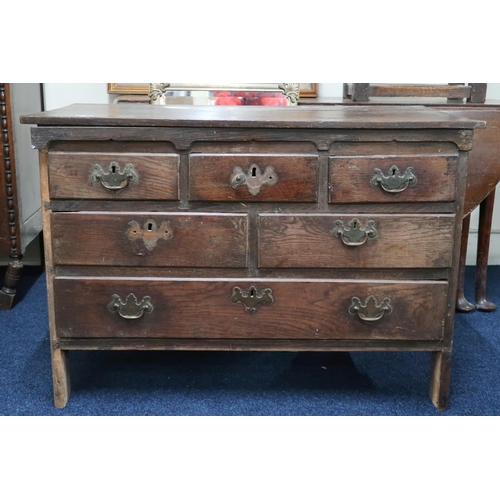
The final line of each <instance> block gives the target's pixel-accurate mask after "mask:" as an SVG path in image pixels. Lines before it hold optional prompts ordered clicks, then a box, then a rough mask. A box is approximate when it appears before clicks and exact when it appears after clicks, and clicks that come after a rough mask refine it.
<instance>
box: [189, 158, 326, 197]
mask: <svg viewBox="0 0 500 500" xmlns="http://www.w3.org/2000/svg"><path fill="white" fill-rule="evenodd" d="M317 168H318V157H317V155H286V154H283V155H249V154H227V155H224V154H191V155H190V156H189V199H190V200H193V201H196V200H200V201H201V200H212V201H269V202H273V201H276V202H286V201H288V202H294V201H295V202H314V201H316V199H317V194H316V185H317Z"/></svg>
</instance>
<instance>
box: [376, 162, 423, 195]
mask: <svg viewBox="0 0 500 500" xmlns="http://www.w3.org/2000/svg"><path fill="white" fill-rule="evenodd" d="M413 170H414V169H413V167H408V168H407V169H406V170H405V172H404V174H401V172H400V171H399V168H398V167H397V166H396V165H393V166H392V167H391V168H390V169H389V174H388V175H384V174H383V173H382V170H380V169H379V168H376V169H375V170H374V173H375V175H374V176H373V177H372V180H371V184H372V186H374V187H377V186H378V185H380V187H381V188H382V189H383V190H384V191H386V192H387V193H393V194H395V193H401V192H403V191H404V190H405V189H406V188H407V187H408V186H411V185H413V184H416V183H417V176H416V175H415V173H414V171H413Z"/></svg>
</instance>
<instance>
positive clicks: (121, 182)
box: [91, 161, 137, 192]
mask: <svg viewBox="0 0 500 500" xmlns="http://www.w3.org/2000/svg"><path fill="white" fill-rule="evenodd" d="M91 178H92V181H93V182H100V183H101V185H102V186H103V187H104V188H106V189H108V190H109V191H112V192H116V191H119V190H120V189H123V188H125V187H127V186H128V183H129V182H135V181H136V180H137V174H136V172H135V170H134V165H132V163H127V164H126V165H125V167H124V169H123V171H120V167H119V165H118V163H116V161H112V162H111V163H110V164H109V167H108V171H107V172H104V170H103V168H102V167H101V165H99V164H98V163H96V164H95V165H94V171H93V172H92V176H91Z"/></svg>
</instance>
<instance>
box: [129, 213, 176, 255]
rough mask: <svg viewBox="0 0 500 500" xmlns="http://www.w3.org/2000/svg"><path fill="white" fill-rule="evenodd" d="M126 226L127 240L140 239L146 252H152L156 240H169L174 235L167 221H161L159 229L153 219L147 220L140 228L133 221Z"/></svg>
mask: <svg viewBox="0 0 500 500" xmlns="http://www.w3.org/2000/svg"><path fill="white" fill-rule="evenodd" d="M128 225H129V228H128V230H127V236H128V237H129V239H131V240H135V239H141V240H142V241H143V242H144V246H145V247H146V248H147V249H148V250H153V248H154V247H155V246H156V244H157V243H158V240H160V239H161V240H169V239H170V238H172V237H173V235H174V232H173V231H172V228H171V227H170V223H169V222H168V221H162V223H161V224H160V226H159V227H158V224H157V223H156V221H155V220H153V219H147V220H146V222H145V223H144V224H143V226H142V228H141V226H140V225H139V223H138V222H136V221H135V220H132V221H130V222H129V223H128Z"/></svg>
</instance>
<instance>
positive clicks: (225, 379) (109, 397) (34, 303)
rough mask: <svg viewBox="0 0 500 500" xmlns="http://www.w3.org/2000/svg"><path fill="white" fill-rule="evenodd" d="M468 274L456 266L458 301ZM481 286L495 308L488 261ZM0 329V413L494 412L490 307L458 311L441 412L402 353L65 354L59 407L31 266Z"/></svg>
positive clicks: (499, 386) (495, 281)
mask: <svg viewBox="0 0 500 500" xmlns="http://www.w3.org/2000/svg"><path fill="white" fill-rule="evenodd" d="M0 272H1V276H2V277H3V274H4V269H1V268H0ZM473 281H474V269H473V268H467V272H466V296H467V297H468V298H469V300H470V299H471V298H472V297H473ZM488 294H489V295H488V298H489V299H490V300H492V301H493V302H495V303H497V304H500V266H490V268H489V272H488ZM0 325H1V334H0V379H1V381H2V383H1V384H0V415H4V416H6V415H11V416H20V415H32V416H42V415H44V416H49V415H81V416H87V415H88V416H90V415H159V416H160V415H179V416H189V415H207V416H209V415H210V416H211V415H213V416H216V415H226V416H232V415H248V416H254V415H255V416H256V415H281V416H288V415H297V416H299V415H300V416H306V415H332V416H333V415H347V416H356V415H370V416H378V415H385V416H396V415H414V416H420V415H441V416H451V415H478V416H479V415H500V312H493V313H480V312H473V313H469V314H457V317H456V329H455V343H454V352H453V362H452V379H451V398H450V407H449V410H448V411H447V412H445V413H439V412H437V411H436V410H435V408H434V406H433V405H432V403H431V401H430V399H429V397H428V387H429V374H430V354H429V353H411V352H393V353H377V352H365V353H272V352H261V353H260V352H258V353H250V352H182V351H170V352H168V351H167V352H154V351H152V352H142V351H129V352H122V351H97V352H96V351H93V352H85V351H84V352H77V351H75V352H72V353H71V358H70V359H71V378H72V395H71V398H70V400H69V403H68V405H67V406H66V408H64V409H63V410H59V409H56V408H54V406H53V398H52V379H51V367H50V352H49V333H48V319H47V304H46V287H45V275H44V274H43V273H42V272H41V270H40V269H38V268H29V267H28V268H26V269H25V272H24V274H23V277H22V279H21V281H20V288H19V293H18V296H17V298H16V303H15V306H14V308H13V309H12V310H11V311H0Z"/></svg>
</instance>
